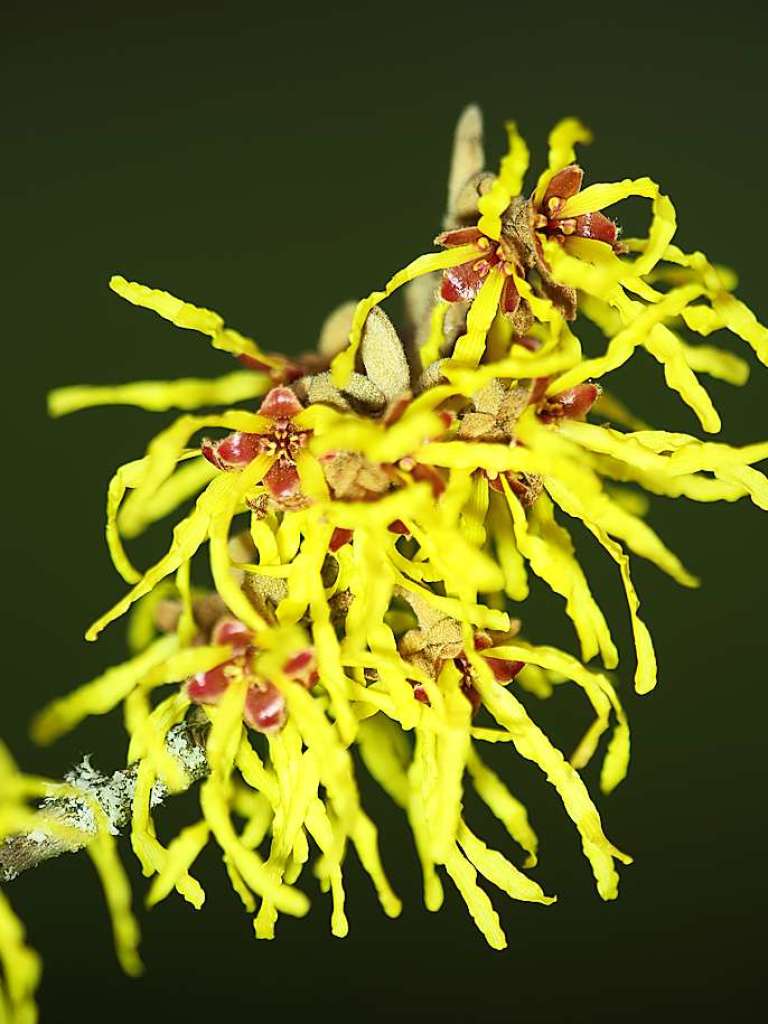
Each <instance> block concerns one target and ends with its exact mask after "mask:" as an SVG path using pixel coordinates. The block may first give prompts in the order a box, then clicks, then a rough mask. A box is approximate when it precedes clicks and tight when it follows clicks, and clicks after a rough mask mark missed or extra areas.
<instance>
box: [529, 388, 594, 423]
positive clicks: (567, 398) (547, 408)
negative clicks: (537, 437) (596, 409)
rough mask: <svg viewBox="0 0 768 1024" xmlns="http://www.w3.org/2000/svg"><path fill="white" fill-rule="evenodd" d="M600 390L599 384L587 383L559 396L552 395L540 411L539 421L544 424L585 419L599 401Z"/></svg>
mask: <svg viewBox="0 0 768 1024" xmlns="http://www.w3.org/2000/svg"><path fill="white" fill-rule="evenodd" d="M600 390H601V389H600V387H599V386H598V385H597V384H592V383H591V382H585V383H584V384H577V385H576V386H575V387H572V388H568V389H567V390H566V391H561V392H560V393H559V394H557V395H550V396H549V398H547V399H546V400H545V402H544V405H543V406H542V407H541V409H539V413H538V415H539V419H541V420H542V421H543V422H544V423H552V422H554V421H555V420H561V419H570V420H574V419H583V417H584V416H586V415H587V413H588V412H589V410H590V409H591V408H592V406H593V405H594V404H595V402H596V401H597V399H598V397H599V395H600Z"/></svg>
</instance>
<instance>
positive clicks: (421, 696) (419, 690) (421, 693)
mask: <svg viewBox="0 0 768 1024" xmlns="http://www.w3.org/2000/svg"><path fill="white" fill-rule="evenodd" d="M409 682H410V684H411V686H412V687H413V696H414V697H415V698H416V700H417V701H418V702H419V703H420V704H426V705H427V706H429V697H428V696H427V691H426V690H425V689H424V684H423V683H414V681H413V680H412V679H410V680H409Z"/></svg>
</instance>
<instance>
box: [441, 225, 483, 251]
mask: <svg viewBox="0 0 768 1024" xmlns="http://www.w3.org/2000/svg"><path fill="white" fill-rule="evenodd" d="M484 237H485V236H484V235H483V233H482V231H480V229H479V228H456V230H455V231H443V232H442V234H440V235H438V236H437V238H436V239H435V245H442V246H443V248H445V249H452V248H454V247H455V246H457V245H472V243H473V242H478V241H479V240H480V239H481V238H484Z"/></svg>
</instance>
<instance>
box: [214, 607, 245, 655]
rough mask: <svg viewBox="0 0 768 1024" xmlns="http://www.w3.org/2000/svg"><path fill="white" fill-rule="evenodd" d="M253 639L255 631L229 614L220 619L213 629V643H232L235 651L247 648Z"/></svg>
mask: <svg viewBox="0 0 768 1024" xmlns="http://www.w3.org/2000/svg"><path fill="white" fill-rule="evenodd" d="M252 640H253V633H252V632H251V630H250V629H248V627H247V626H246V625H245V623H243V622H241V621H240V619H235V618H233V617H232V616H229V615H225V616H224V617H223V618H221V619H219V620H218V622H217V623H216V624H215V626H214V627H213V629H212V630H211V643H212V644H231V645H232V647H233V648H234V649H235V651H239V650H245V649H246V648H247V647H249V646H250V644H251V641H252Z"/></svg>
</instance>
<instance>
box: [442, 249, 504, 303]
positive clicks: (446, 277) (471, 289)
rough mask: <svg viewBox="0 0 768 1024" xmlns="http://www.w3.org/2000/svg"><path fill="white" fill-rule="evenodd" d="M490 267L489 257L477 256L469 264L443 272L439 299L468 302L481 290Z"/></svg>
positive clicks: (449, 268)
mask: <svg viewBox="0 0 768 1024" xmlns="http://www.w3.org/2000/svg"><path fill="white" fill-rule="evenodd" d="M492 265H493V261H492V260H491V259H490V257H485V256H479V257H478V259H476V260H471V261H470V262H469V263H460V264H459V265H458V266H457V267H448V269H447V270H444V271H443V280H442V283H441V285H440V296H441V298H443V299H445V301H446V302H470V301H471V300H472V299H474V298H475V297H476V296H477V293H478V292H479V291H480V289H481V288H482V286H483V281H485V279H486V277H487V276H488V273H489V272H490V269H491V266H492Z"/></svg>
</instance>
